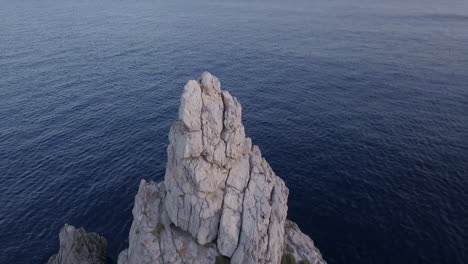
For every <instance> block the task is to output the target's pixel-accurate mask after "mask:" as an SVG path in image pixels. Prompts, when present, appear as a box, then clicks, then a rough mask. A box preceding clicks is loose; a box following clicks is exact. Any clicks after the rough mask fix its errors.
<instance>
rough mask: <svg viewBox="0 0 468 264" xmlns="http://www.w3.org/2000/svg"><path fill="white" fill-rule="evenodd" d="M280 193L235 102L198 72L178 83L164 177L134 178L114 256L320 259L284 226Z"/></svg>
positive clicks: (130, 259) (127, 259) (132, 262)
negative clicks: (128, 222) (128, 223)
mask: <svg viewBox="0 0 468 264" xmlns="http://www.w3.org/2000/svg"><path fill="white" fill-rule="evenodd" d="M287 199H288V188H287V187H286V186H285V184H284V182H283V180H281V179H280V178H279V177H278V176H276V175H275V173H274V172H273V170H272V169H271V167H270V166H269V165H268V162H267V161H266V160H265V159H264V158H263V157H262V154H261V152H260V149H259V148H258V147H257V146H255V145H252V141H251V140H250V138H247V137H246V135H245V129H244V126H243V125H242V107H241V105H240V103H239V102H238V100H237V99H236V98H235V97H233V96H232V95H231V94H229V92H227V91H223V90H222V89H221V83H220V81H219V80H218V79H217V78H216V77H215V76H213V75H211V74H210V73H208V72H205V73H203V74H202V75H201V76H200V77H199V78H198V79H197V80H191V81H188V82H187V84H186V85H185V87H184V90H183V93H182V96H181V100H180V107H179V118H178V120H177V121H176V122H175V123H174V124H173V125H172V127H171V129H170V132H169V146H168V148H167V165H166V174H165V177H164V181H163V182H160V183H155V182H151V181H149V182H147V181H144V180H143V181H142V182H141V184H140V188H139V191H138V194H137V196H136V198H135V207H134V209H133V217H134V221H133V224H132V228H131V230H130V236H129V248H128V249H126V250H124V251H123V252H122V253H121V254H120V256H119V263H120V264H124V263H128V264H140V263H214V261H215V258H216V257H217V256H224V257H227V258H230V259H231V263H239V264H240V263H252V264H253V263H280V260H281V257H282V255H283V254H284V253H290V254H293V255H294V256H296V257H297V258H298V260H308V261H309V262H310V263H325V262H324V261H323V260H322V257H321V255H320V253H319V252H318V250H317V249H316V248H315V247H314V246H313V242H311V241H312V240H310V238H308V237H307V236H306V235H304V234H303V233H301V232H300V230H299V229H298V228H297V229H291V228H289V229H288V228H286V230H290V231H289V232H285V226H286V227H291V226H292V224H289V225H288V224H286V223H289V222H286V221H287V220H286V216H287V208H288V207H287ZM291 223H292V222H291ZM285 224H286V225H285ZM301 240H304V241H305V242H304V243H301ZM293 247H299V248H294V250H293ZM309 251H310V253H309Z"/></svg>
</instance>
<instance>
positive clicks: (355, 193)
mask: <svg viewBox="0 0 468 264" xmlns="http://www.w3.org/2000/svg"><path fill="white" fill-rule="evenodd" d="M203 71H209V72H211V73H212V74H214V75H216V76H217V77H218V78H219V79H220V80H221V86H222V88H223V89H225V90H228V91H230V93H231V94H233V95H234V96H236V97H237V98H238V100H239V101H240V102H241V104H242V105H243V122H244V125H245V127H246V133H247V135H248V136H249V137H251V138H252V140H253V142H254V143H255V144H257V145H258V146H259V147H260V149H261V150H262V153H263V155H264V157H265V158H266V159H267V160H268V162H269V163H270V165H271V166H272V168H273V169H274V171H275V172H276V174H277V175H278V176H280V177H281V178H282V179H284V181H285V182H286V184H287V186H288V187H289V190H290V195H289V209H288V217H289V218H290V219H291V220H293V221H295V222H297V223H298V225H299V226H300V228H301V229H302V231H303V232H304V233H306V234H307V235H309V236H310V237H311V238H312V239H313V240H314V242H315V245H316V246H317V247H318V248H319V249H320V251H321V252H322V254H323V257H324V259H325V260H326V261H327V263H329V264H337V263H352V264H355V263H364V264H367V263H368V264H379V263H392V264H394V263H409V264H412V263H431V264H433V263H437V264H445V263H447V264H449V263H450V264H466V263H468V1H466V0H445V1H436V0H352V1H350V0H294V1H287V0H199V1H188V0H171V1H169V0H165V1H160V0H133V1H123V0H114V1H110V0H93V1H91V0H80V1H68V0H62V1H58V0H40V1H39V0H21V1H18V0H0V263H2V264H3V263H5V264H7V263H8V264H24V263H26V264H28V263H45V262H46V261H47V259H48V258H49V257H50V256H51V255H52V254H54V253H56V252H57V251H58V248H59V240H58V233H59V230H60V228H61V227H62V226H63V225H64V224H65V223H68V224H72V225H75V226H79V227H84V228H85V229H86V230H87V231H92V232H97V233H99V234H101V235H103V236H105V237H106V238H107V241H108V251H109V255H110V258H111V259H112V260H113V261H114V262H115V261H116V259H117V256H118V253H119V252H120V251H121V250H123V249H124V248H126V247H127V246H128V232H129V229H130V225H131V222H132V212H131V211H132V207H133V200H134V197H135V194H136V192H137V190H138V185H139V182H140V180H141V179H150V180H155V181H158V180H161V179H163V177H164V172H165V163H166V148H167V144H168V138H167V135H168V132H169V128H170V126H171V124H172V123H174V121H176V119H177V111H178V105H179V98H180V95H181V92H182V89H183V86H184V84H185V83H186V82H187V81H188V80H190V79H195V78H197V77H198V76H199V75H200V74H201V73H202V72H203Z"/></svg>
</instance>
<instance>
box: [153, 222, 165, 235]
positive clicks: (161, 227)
mask: <svg viewBox="0 0 468 264" xmlns="http://www.w3.org/2000/svg"><path fill="white" fill-rule="evenodd" d="M163 230H164V224H161V223H158V224H157V225H156V228H155V229H154V230H153V231H151V234H153V235H154V236H159V234H161V232H162V231H163Z"/></svg>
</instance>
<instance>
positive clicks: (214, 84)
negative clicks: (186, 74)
mask: <svg viewBox="0 0 468 264" xmlns="http://www.w3.org/2000/svg"><path fill="white" fill-rule="evenodd" d="M197 80H198V82H199V83H200V86H201V88H202V90H203V92H205V93H206V94H208V95H215V94H218V93H220V92H221V83H220V82H219V80H218V78H216V76H214V75H212V74H211V73H209V72H207V71H205V72H203V73H202V74H201V75H200V77H199V78H198V79H197Z"/></svg>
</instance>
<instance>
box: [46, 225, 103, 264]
mask: <svg viewBox="0 0 468 264" xmlns="http://www.w3.org/2000/svg"><path fill="white" fill-rule="evenodd" d="M59 240H60V249H59V252H58V254H56V255H53V256H52V257H50V258H49V261H48V262H47V264H105V263H107V241H106V239H105V238H103V237H101V236H99V235H98V234H96V233H86V231H85V230H84V229H83V228H79V229H76V228H75V227H74V226H71V225H67V224H65V226H64V227H63V228H62V229H61V230H60V234H59Z"/></svg>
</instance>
